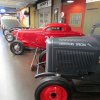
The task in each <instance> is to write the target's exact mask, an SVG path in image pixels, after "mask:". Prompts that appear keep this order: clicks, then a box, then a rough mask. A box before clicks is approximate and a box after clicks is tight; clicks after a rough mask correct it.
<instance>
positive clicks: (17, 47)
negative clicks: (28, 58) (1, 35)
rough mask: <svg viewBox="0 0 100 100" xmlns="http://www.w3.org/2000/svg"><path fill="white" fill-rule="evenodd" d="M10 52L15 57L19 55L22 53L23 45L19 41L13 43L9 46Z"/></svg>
mask: <svg viewBox="0 0 100 100" xmlns="http://www.w3.org/2000/svg"><path fill="white" fill-rule="evenodd" d="M10 50H11V52H12V53H13V54H15V55H20V54H22V53H23V52H24V44H23V43H22V42H20V41H13V42H12V43H11V44H10Z"/></svg>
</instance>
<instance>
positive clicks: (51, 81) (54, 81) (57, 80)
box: [34, 76, 72, 100]
mask: <svg viewBox="0 0 100 100" xmlns="http://www.w3.org/2000/svg"><path fill="white" fill-rule="evenodd" d="M49 86H60V87H62V88H63V89H64V90H65V91H66V93H67V98H66V99H61V100H71V97H72V89H71V86H70V85H69V83H68V82H67V80H65V79H64V78H61V77H57V76H52V77H47V78H44V79H43V80H41V81H40V82H39V84H38V85H37V87H36V90H35V94H34V96H35V100H41V98H40V95H41V94H42V93H43V95H45V94H44V93H47V91H45V92H44V89H46V88H48V87H49ZM50 88H51V87H50ZM52 91H53V90H52ZM55 91H56V90H55ZM57 92H58V91H57ZM57 92H55V93H54V92H50V90H49V91H48V93H51V96H52V94H55V97H51V98H53V99H54V98H56V96H57V95H58V94H57ZM47 97H48V98H49V97H50V95H48V94H47ZM58 97H59V95H58ZM43 99H44V100H46V99H45V98H43ZM48 100H49V99H48ZM59 100H60V99H59Z"/></svg>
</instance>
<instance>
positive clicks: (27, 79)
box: [0, 30, 100, 100]
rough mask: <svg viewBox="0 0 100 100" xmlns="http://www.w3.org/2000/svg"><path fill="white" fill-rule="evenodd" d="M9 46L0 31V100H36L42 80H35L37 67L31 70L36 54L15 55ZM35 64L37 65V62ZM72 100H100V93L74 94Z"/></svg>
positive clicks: (26, 52)
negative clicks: (39, 83)
mask: <svg viewBox="0 0 100 100" xmlns="http://www.w3.org/2000/svg"><path fill="white" fill-rule="evenodd" d="M9 46H10V43H8V42H7V41H6V40H5V38H4V36H3V35H2V31H1V30H0V100H35V99H34V91H35V87H36V85H37V83H38V82H39V81H40V80H41V78H39V79H35V78H34V76H35V74H36V67H34V71H31V70H30V66H31V61H32V58H33V55H34V52H33V51H25V52H24V53H23V54H22V55H14V54H12V53H11V52H10V49H9ZM39 54H40V53H37V59H38V57H39ZM34 64H37V63H36V61H35V62H34ZM40 71H41V72H42V71H44V69H43V68H41V69H40ZM72 100H100V93H80V92H74V93H73V97H72Z"/></svg>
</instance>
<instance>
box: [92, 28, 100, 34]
mask: <svg viewBox="0 0 100 100" xmlns="http://www.w3.org/2000/svg"><path fill="white" fill-rule="evenodd" d="M93 34H98V35H100V26H99V27H96V28H95V29H94V32H93Z"/></svg>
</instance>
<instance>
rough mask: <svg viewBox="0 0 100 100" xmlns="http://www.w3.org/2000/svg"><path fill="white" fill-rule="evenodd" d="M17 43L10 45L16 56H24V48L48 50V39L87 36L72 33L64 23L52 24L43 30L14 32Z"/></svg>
mask: <svg viewBox="0 0 100 100" xmlns="http://www.w3.org/2000/svg"><path fill="white" fill-rule="evenodd" d="M13 35H14V36H15V37H16V41H13V42H12V43H11V45H10V49H11V51H12V53H14V54H17V55H18V54H22V53H23V51H24V47H28V48H37V47H38V49H42V50H45V49H46V43H45V41H46V39H48V38H57V37H72V36H85V35H84V34H83V33H80V32H77V31H72V30H71V27H70V26H69V25H67V24H64V23H52V24H48V25H46V27H45V28H43V29H21V30H14V31H13ZM19 51H20V52H19Z"/></svg>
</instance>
